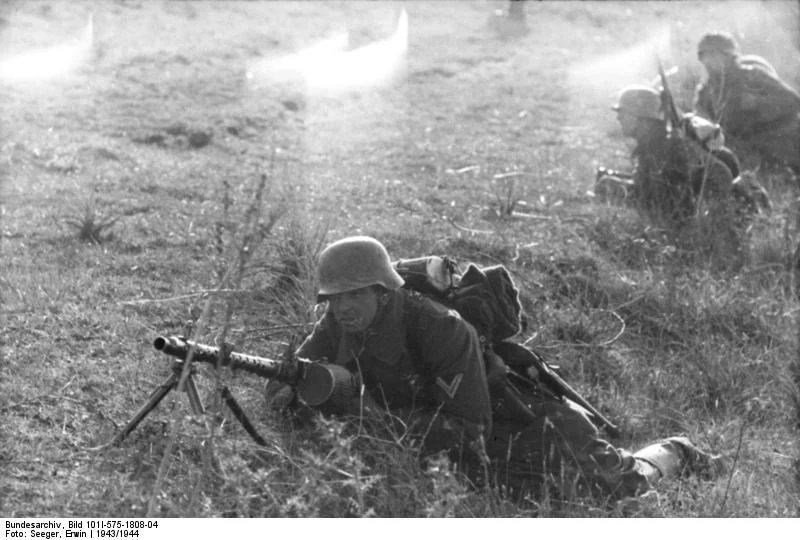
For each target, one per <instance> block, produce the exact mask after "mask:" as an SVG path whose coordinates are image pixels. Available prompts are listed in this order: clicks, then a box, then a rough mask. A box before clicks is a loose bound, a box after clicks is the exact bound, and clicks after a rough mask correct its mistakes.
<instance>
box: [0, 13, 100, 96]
mask: <svg viewBox="0 0 800 540" xmlns="http://www.w3.org/2000/svg"><path fill="white" fill-rule="evenodd" d="M93 41H94V17H93V16H92V15H90V16H89V22H88V24H87V25H86V27H85V28H84V30H83V32H81V35H80V36H79V37H75V38H72V39H70V40H69V41H66V42H64V43H61V44H59V45H55V46H52V47H47V48H43V49H34V50H31V51H27V52H24V53H21V54H18V55H15V56H12V57H9V58H6V59H4V60H3V61H0V81H3V82H6V83H10V84H14V83H31V82H40V81H47V80H52V79H55V78H58V77H62V76H64V75H67V74H69V73H71V72H73V71H75V70H76V69H77V68H78V67H80V66H81V65H83V64H84V63H85V62H86V61H87V60H88V59H89V56H90V53H91V51H92V45H93Z"/></svg>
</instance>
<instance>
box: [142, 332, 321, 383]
mask: <svg viewBox="0 0 800 540" xmlns="http://www.w3.org/2000/svg"><path fill="white" fill-rule="evenodd" d="M153 347H155V348H156V350H159V351H161V352H163V353H165V354H168V355H170V356H174V357H176V358H179V359H181V360H186V359H187V358H188V357H189V352H190V350H191V351H194V352H193V353H192V359H193V360H194V361H195V362H202V363H206V364H217V362H219V365H221V366H223V367H228V368H230V369H240V370H242V371H246V372H248V373H252V374H254V375H258V376H259V377H263V378H265V379H277V380H280V381H282V382H285V383H288V384H296V383H297V382H298V381H299V380H300V379H301V378H302V377H303V375H304V373H305V368H306V364H309V362H308V361H307V360H303V359H298V360H297V361H292V362H283V361H279V360H272V359H270V358H263V357H260V356H253V355H249V354H243V353H237V352H230V353H228V354H224V355H222V354H220V349H219V348H218V347H211V346H209V345H203V344H202V343H196V342H194V341H189V340H187V339H184V338H182V337H179V336H169V337H165V336H159V337H157V338H156V339H155V340H154V341H153Z"/></svg>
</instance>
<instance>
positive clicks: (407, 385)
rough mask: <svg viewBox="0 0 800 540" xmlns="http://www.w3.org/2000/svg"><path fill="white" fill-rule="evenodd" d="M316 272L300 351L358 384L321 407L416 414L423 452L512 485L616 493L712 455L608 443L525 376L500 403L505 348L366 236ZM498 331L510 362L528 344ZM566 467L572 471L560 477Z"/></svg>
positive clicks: (527, 492) (641, 487)
mask: <svg viewBox="0 0 800 540" xmlns="http://www.w3.org/2000/svg"><path fill="white" fill-rule="evenodd" d="M317 278H318V281H319V300H320V301H324V302H326V303H327V309H326V312H325V314H324V316H323V317H322V318H321V319H320V321H319V322H318V323H317V324H316V326H315V327H314V330H313V331H312V333H311V334H310V335H309V336H308V337H307V338H306V340H305V341H304V342H303V344H302V345H301V346H300V348H299V350H298V351H297V354H298V355H299V356H302V357H305V358H308V359H310V360H312V361H319V362H327V363H329V364H332V365H334V366H336V367H337V370H339V369H341V370H344V371H345V373H348V374H349V376H348V377H343V378H344V379H348V380H349V381H350V382H351V383H352V384H351V385H352V386H354V387H355V389H354V391H353V392H352V394H350V396H349V397H347V398H346V399H341V398H339V399H337V400H335V401H336V402H335V403H322V404H319V407H318V408H319V409H320V410H321V412H323V413H326V414H337V415H342V416H344V417H353V416H355V417H363V416H364V415H376V414H377V415H381V414H384V415H392V416H394V417H399V418H402V419H404V421H403V424H404V425H406V426H414V427H412V428H411V429H415V430H416V435H418V436H419V437H420V439H421V440H422V449H423V451H424V453H425V454H431V453H436V452H441V451H445V452H447V453H448V455H449V457H450V458H451V460H452V461H453V462H454V463H456V464H457V465H458V466H459V467H460V468H461V470H462V471H463V472H465V473H466V474H467V475H468V476H469V477H470V478H471V479H472V480H473V481H475V482H476V483H478V484H480V483H483V482H484V481H489V482H490V483H492V484H494V485H497V486H499V487H501V488H502V489H504V490H505V491H506V492H507V493H509V494H511V495H513V496H515V497H524V496H536V495H538V494H539V493H540V490H541V489H543V488H544V487H545V486H547V487H552V486H556V487H564V488H565V489H566V488H567V487H568V485H569V486H571V485H574V482H572V481H574V480H576V479H577V481H579V482H582V483H583V484H584V485H588V486H590V487H591V488H596V489H598V490H599V491H600V492H602V493H603V494H604V495H607V496H611V497H613V498H621V497H625V496H630V495H638V494H641V493H643V492H645V491H647V490H649V489H650V488H651V487H652V485H654V484H655V483H656V482H657V481H658V480H659V479H661V478H663V477H668V476H675V475H677V474H679V473H680V472H682V471H686V470H695V471H697V470H699V469H706V470H708V468H709V467H710V466H711V464H712V461H713V460H712V458H711V457H710V456H709V455H708V454H705V453H703V452H700V451H699V450H697V449H696V448H695V447H694V446H693V445H692V444H691V443H690V442H689V441H688V440H687V439H685V438H680V437H678V438H670V439H665V440H663V441H661V442H658V443H656V444H654V445H651V446H648V447H647V448H645V449H643V450H641V451H639V452H637V453H635V454H631V453H629V452H627V451H625V450H621V449H618V448H615V447H614V446H612V445H611V444H610V443H608V442H606V441H605V440H603V439H601V438H600V435H599V432H598V430H597V428H596V427H595V426H594V425H593V424H592V423H591V421H590V420H589V419H588V417H587V412H586V411H585V410H584V409H582V408H581V407H579V406H578V405H576V404H575V403H572V402H571V401H569V400H566V399H563V398H557V397H555V396H554V395H552V394H549V393H548V392H546V391H544V390H542V391H539V390H537V389H536V383H535V381H534V380H533V379H531V380H530V382H531V385H530V391H527V392H525V393H524V395H520V396H518V397H519V399H520V400H522V402H523V403H524V404H525V405H526V409H527V411H526V412H525V413H524V414H517V413H515V412H514V409H513V408H509V407H507V406H504V404H505V405H507V401H506V400H505V399H504V397H506V396H507V395H508V390H509V388H507V387H506V388H501V387H500V386H498V380H497V379H496V378H494V380H493V381H492V382H491V384H490V381H489V378H488V376H487V362H489V363H491V364H492V365H493V366H496V365H497V364H498V362H500V363H501V364H502V363H503V359H502V358H501V357H500V356H498V355H497V354H495V353H493V352H491V351H489V350H487V351H486V353H485V352H484V347H483V343H482V341H481V340H480V339H479V337H478V334H477V332H476V330H475V328H474V327H473V326H472V325H470V324H469V323H467V322H466V321H465V320H464V319H463V318H462V317H461V316H460V315H459V314H458V313H457V312H456V311H454V310H452V309H448V308H447V307H445V306H444V305H442V304H440V303H438V302H436V301H434V300H432V299H430V298H428V297H426V296H423V295H420V294H419V293H416V292H414V291H410V290H408V289H406V288H403V285H404V280H403V278H402V277H401V276H400V275H399V274H398V273H397V271H396V270H395V268H394V267H393V266H392V264H391V262H390V259H389V255H388V253H387V251H386V249H385V248H384V246H383V245H382V244H381V243H380V242H378V241H377V240H375V239H373V238H370V237H365V236H357V237H351V238H345V239H343V240H340V241H337V242H334V243H333V244H331V245H329V246H328V247H326V248H325V249H324V250H323V251H322V253H321V254H320V258H319V265H318V268H317ZM504 343H505V345H504V347H503V348H501V349H498V350H500V352H501V353H502V355H503V356H506V357H508V358H510V360H511V362H512V363H519V362H524V358H522V357H524V355H525V354H528V353H530V351H528V350H527V349H525V348H524V347H522V346H519V345H515V344H513V343H511V342H504ZM485 354H486V356H485ZM520 355H521V356H522V357H521V356H520ZM499 382H500V384H507V381H506V380H505V379H501V380H500V381H499ZM490 388H491V390H490ZM500 390H504V391H500ZM291 392H292V389H290V388H288V387H281V386H280V385H273V384H272V383H270V384H268V386H267V392H266V393H267V399H268V401H271V403H276V402H278V401H281V400H282V398H283V399H285V398H286V397H287V395H288V394H291ZM512 392H514V393H516V394H519V392H518V390H517V389H512ZM304 395H309V392H308V391H306V392H304ZM568 476H569V477H570V479H571V480H572V481H570V482H566V483H565V482H564V481H563V480H564V479H565V478H567V477H568Z"/></svg>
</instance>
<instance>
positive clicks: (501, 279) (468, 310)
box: [392, 256, 522, 348]
mask: <svg viewBox="0 0 800 540" xmlns="http://www.w3.org/2000/svg"><path fill="white" fill-rule="evenodd" d="M392 266H393V267H394V269H395V270H396V271H397V273H398V274H400V276H401V277H402V278H403V279H404V280H405V284H404V285H403V287H404V288H406V289H410V290H413V291H417V292H419V293H422V294H424V295H426V296H429V297H431V298H433V299H434V300H436V301H438V302H440V303H442V304H444V305H446V306H448V307H450V308H453V309H455V310H456V311H457V312H458V313H459V314H460V315H461V317H462V318H463V319H464V320H465V321H467V322H468V323H470V324H471V325H472V326H473V327H474V328H475V330H476V331H477V332H478V336H479V338H480V340H481V343H482V344H483V346H484V348H486V347H491V346H492V345H493V344H495V343H499V342H501V341H503V340H505V339H508V338H511V337H513V336H515V335H517V334H518V333H519V332H520V331H521V330H522V304H520V301H519V290H518V289H517V287H516V286H515V285H514V281H513V280H512V279H511V274H509V272H508V270H507V269H506V267H505V266H502V265H496V266H488V267H485V268H478V267H477V266H476V265H474V264H470V265H469V266H468V268H467V270H466V272H464V273H463V274H459V273H458V266H457V265H456V263H455V262H454V261H453V260H451V259H449V258H448V257H438V256H430V257H420V258H417V259H409V260H400V261H397V262H395V263H393V264H392Z"/></svg>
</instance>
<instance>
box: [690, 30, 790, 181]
mask: <svg viewBox="0 0 800 540" xmlns="http://www.w3.org/2000/svg"><path fill="white" fill-rule="evenodd" d="M697 58H698V59H699V60H700V62H701V63H702V64H703V67H704V68H705V70H706V74H707V78H706V80H705V81H704V82H703V83H702V84H700V85H699V86H698V87H697V90H696V93H695V103H694V105H695V110H696V112H697V113H698V114H699V115H701V116H704V117H705V118H708V119H710V120H713V121H715V122H719V124H721V125H722V127H723V128H724V129H725V132H726V134H728V135H730V136H731V138H732V139H733V141H734V144H735V145H736V146H737V148H739V149H742V150H751V149H752V150H754V151H755V152H756V153H758V154H759V155H760V157H762V158H766V159H767V160H770V161H773V162H777V163H783V164H785V165H788V166H789V167H791V168H792V170H793V171H794V172H795V174H800V94H798V93H797V91H796V90H795V89H794V88H792V87H791V86H789V85H788V84H787V83H786V82H785V81H783V80H782V79H781V78H780V77H779V76H778V74H777V72H776V71H775V68H773V67H772V65H770V63H769V62H767V61H766V60H765V59H764V58H762V57H760V56H756V55H742V54H741V53H740V50H739V44H738V43H737V42H736V40H735V39H734V38H733V36H732V35H730V34H728V33H727V32H712V33H708V34H705V35H704V36H703V37H702V39H700V42H699V43H698V45H697Z"/></svg>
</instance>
